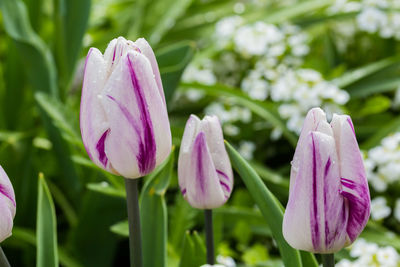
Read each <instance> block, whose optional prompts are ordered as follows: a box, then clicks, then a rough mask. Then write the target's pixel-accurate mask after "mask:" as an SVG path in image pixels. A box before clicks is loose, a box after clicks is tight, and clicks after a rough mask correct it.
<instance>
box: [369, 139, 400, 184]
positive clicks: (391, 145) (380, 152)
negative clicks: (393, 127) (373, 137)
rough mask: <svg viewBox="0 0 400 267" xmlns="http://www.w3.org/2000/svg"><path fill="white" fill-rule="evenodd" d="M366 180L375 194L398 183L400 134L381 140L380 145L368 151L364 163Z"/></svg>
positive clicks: (399, 172) (399, 179)
mask: <svg viewBox="0 0 400 267" xmlns="http://www.w3.org/2000/svg"><path fill="white" fill-rule="evenodd" d="M364 163H365V169H366V172H367V178H368V180H369V182H370V184H371V185H372V187H373V188H374V189H375V191H377V192H384V191H385V190H386V189H387V187H388V185H390V184H392V183H394V182H398V181H400V133H399V132H398V133H395V134H392V135H389V136H387V137H385V138H384V139H382V141H381V144H380V145H379V146H376V147H374V148H372V149H370V150H369V151H368V154H367V155H366V159H365V161H364Z"/></svg>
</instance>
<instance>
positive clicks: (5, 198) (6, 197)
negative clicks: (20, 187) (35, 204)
mask: <svg viewBox="0 0 400 267" xmlns="http://www.w3.org/2000/svg"><path fill="white" fill-rule="evenodd" d="M15 211H16V204H15V195H14V189H13V187H12V184H11V182H10V179H9V178H8V176H7V174H6V173H5V171H4V169H3V168H2V167H1V166H0V213H1V216H0V242H2V241H3V240H4V239H6V238H7V237H9V236H10V235H11V231H12V228H13V219H14V217H15Z"/></svg>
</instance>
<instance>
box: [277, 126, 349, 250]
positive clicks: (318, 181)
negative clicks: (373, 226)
mask: <svg viewBox="0 0 400 267" xmlns="http://www.w3.org/2000/svg"><path fill="white" fill-rule="evenodd" d="M303 141H304V143H303V148H302V150H299V152H298V153H299V170H298V172H297V176H296V179H295V181H294V183H293V188H292V190H291V191H290V195H289V201H288V204H287V207H286V212H285V215H284V220H283V235H284V237H285V239H286V241H287V242H288V243H289V244H290V245H291V246H292V247H294V248H297V249H301V250H306V251H313V252H323V253H329V252H334V251H337V250H340V249H341V248H342V247H343V244H344V243H345V229H346V221H347V217H346V214H347V213H346V211H345V209H344V207H345V206H344V202H343V198H342V196H341V195H340V193H339V189H340V179H339V164H338V160H337V154H336V151H335V141H334V139H333V137H332V136H330V135H327V134H324V133H320V132H310V133H309V134H308V136H306V137H305V138H304V140H303Z"/></svg>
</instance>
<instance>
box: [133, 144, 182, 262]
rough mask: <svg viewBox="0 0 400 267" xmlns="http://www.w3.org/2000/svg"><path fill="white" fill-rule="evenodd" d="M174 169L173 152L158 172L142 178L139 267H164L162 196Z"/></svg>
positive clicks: (164, 204)
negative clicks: (141, 265)
mask: <svg viewBox="0 0 400 267" xmlns="http://www.w3.org/2000/svg"><path fill="white" fill-rule="evenodd" d="M173 166H174V149H173V150H172V152H171V154H170V155H169V157H168V158H167V159H166V160H165V162H164V164H162V166H160V168H159V169H158V170H156V171H154V172H153V174H150V176H149V177H147V178H146V183H145V185H144V186H143V189H142V191H141V194H140V211H141V217H140V223H141V225H142V236H143V238H142V247H143V265H144V266H152V267H164V266H166V262H167V216H168V214H167V205H166V203H165V197H164V195H165V192H166V190H167V188H168V185H169V181H170V178H171V173H172V168H173Z"/></svg>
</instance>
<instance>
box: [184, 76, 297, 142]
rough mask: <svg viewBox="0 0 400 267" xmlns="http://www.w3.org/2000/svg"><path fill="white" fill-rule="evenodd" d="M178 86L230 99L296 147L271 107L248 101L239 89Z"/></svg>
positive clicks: (192, 85)
mask: <svg viewBox="0 0 400 267" xmlns="http://www.w3.org/2000/svg"><path fill="white" fill-rule="evenodd" d="M180 86H181V88H182V89H183V90H189V89H199V90H202V91H203V92H205V93H206V94H208V95H212V96H225V97H230V98H231V99H232V100H233V101H234V102H235V103H237V104H239V105H242V106H244V107H247V108H248V109H250V110H251V111H252V112H254V113H255V114H257V115H258V116H260V117H261V118H263V119H265V120H266V121H268V122H270V123H271V124H272V125H273V126H274V127H277V128H279V129H280V130H281V131H282V133H283V135H284V136H285V137H286V139H287V140H288V141H289V142H290V143H291V144H292V145H293V146H296V143H297V137H296V136H295V134H294V133H292V132H291V131H290V130H289V129H288V128H287V127H286V125H285V123H284V122H283V121H282V120H281V119H280V117H279V115H278V114H277V112H276V111H275V110H274V108H273V107H272V106H271V105H268V103H265V102H261V101H257V100H253V99H250V98H249V97H248V96H247V95H245V94H244V93H242V92H241V91H240V90H239V89H235V88H230V87H227V86H224V85H221V84H216V85H204V84H199V83H181V85H180Z"/></svg>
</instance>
